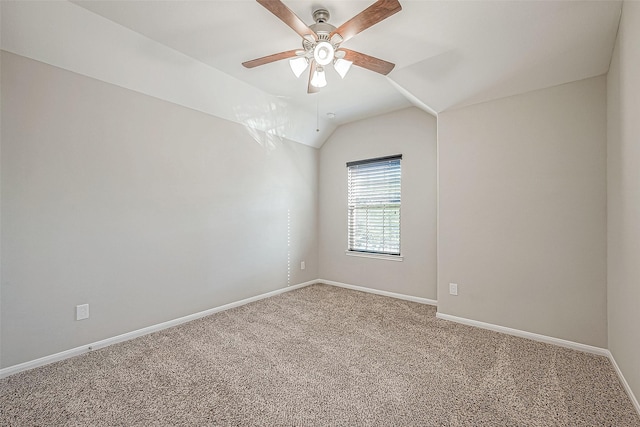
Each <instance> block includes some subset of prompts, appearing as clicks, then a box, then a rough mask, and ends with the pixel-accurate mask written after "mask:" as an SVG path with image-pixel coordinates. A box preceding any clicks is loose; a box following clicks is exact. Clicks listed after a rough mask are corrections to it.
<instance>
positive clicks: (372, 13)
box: [329, 0, 402, 42]
mask: <svg viewBox="0 0 640 427" xmlns="http://www.w3.org/2000/svg"><path fill="white" fill-rule="evenodd" d="M401 10H402V6H400V2H399V1H398V0H378V1H377V2H375V3H374V4H372V5H371V6H369V7H368V8H366V9H365V10H363V11H362V12H360V13H359V14H357V15H356V16H354V17H353V18H351V19H349V20H348V21H347V22H345V23H344V24H342V25H340V26H339V27H338V28H336V29H335V30H333V31H332V32H331V34H330V35H329V38H331V37H333V35H334V34H340V36H341V37H342V42H345V41H347V40H349V39H350V38H351V37H353V36H355V35H356V34H358V33H360V32H362V31H364V30H366V29H367V28H369V27H371V26H373V25H375V24H377V23H378V22H380V21H382V20H384V19H387V18H388V17H390V16H391V15H393V14H395V13H398V12H400V11H401Z"/></svg>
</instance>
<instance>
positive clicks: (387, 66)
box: [340, 48, 396, 76]
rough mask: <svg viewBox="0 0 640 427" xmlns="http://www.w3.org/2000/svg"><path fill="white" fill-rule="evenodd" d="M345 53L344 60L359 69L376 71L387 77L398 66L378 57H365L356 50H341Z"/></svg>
mask: <svg viewBox="0 0 640 427" xmlns="http://www.w3.org/2000/svg"><path fill="white" fill-rule="evenodd" d="M340 50H342V51H344V59H346V60H348V61H351V62H353V64H354V65H357V66H358V67H362V68H366V69H367V70H371V71H375V72H376V73H380V74H384V75H385V76H386V75H387V74H389V73H390V72H391V70H393V67H395V66H396V64H393V63H391V62H388V61H385V60H383V59H378V58H376V57H373V56H370V55H365V54H364V53H360V52H356V51H355V50H349V49H344V48H340Z"/></svg>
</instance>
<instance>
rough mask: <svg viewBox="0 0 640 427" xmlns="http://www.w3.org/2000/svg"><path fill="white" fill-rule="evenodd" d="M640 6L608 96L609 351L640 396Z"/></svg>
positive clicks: (627, 8)
mask: <svg viewBox="0 0 640 427" xmlns="http://www.w3.org/2000/svg"><path fill="white" fill-rule="evenodd" d="M638 40H640V3H637V2H625V3H624V6H623V10H622V20H621V22H620V30H619V32H618V40H617V43H616V47H615V51H614V55H613V60H612V62H611V68H610V69H609V74H608V76H607V84H608V86H607V94H608V103H607V104H608V107H609V109H608V129H607V131H608V147H607V148H608V150H607V182H608V186H607V196H608V203H607V206H608V212H607V220H608V221H607V225H608V246H607V248H608V269H607V272H608V274H607V282H608V293H607V301H608V304H609V309H608V316H609V350H610V351H611V353H612V354H613V357H614V358H615V360H616V363H617V364H618V366H619V367H620V369H621V370H622V373H623V374H624V377H625V379H626V380H627V382H628V383H629V386H630V387H631V389H632V390H633V392H634V394H635V396H636V398H638V397H640V262H639V260H640V51H639V50H638Z"/></svg>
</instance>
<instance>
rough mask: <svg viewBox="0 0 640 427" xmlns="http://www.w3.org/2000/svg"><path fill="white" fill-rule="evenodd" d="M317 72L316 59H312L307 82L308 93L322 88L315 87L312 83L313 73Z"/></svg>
mask: <svg viewBox="0 0 640 427" xmlns="http://www.w3.org/2000/svg"><path fill="white" fill-rule="evenodd" d="M315 72H316V61H311V66H310V67H309V83H308V84H307V93H317V92H320V88H318V87H315V86H314V85H312V84H311V79H313V73H315Z"/></svg>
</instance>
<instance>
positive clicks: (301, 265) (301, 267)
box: [300, 261, 307, 270]
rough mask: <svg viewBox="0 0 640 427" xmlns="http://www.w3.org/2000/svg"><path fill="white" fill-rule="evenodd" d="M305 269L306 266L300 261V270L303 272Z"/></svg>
mask: <svg viewBox="0 0 640 427" xmlns="http://www.w3.org/2000/svg"><path fill="white" fill-rule="evenodd" d="M305 268H307V266H306V265H305V263H304V261H302V262H301V263H300V270H304V269H305Z"/></svg>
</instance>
